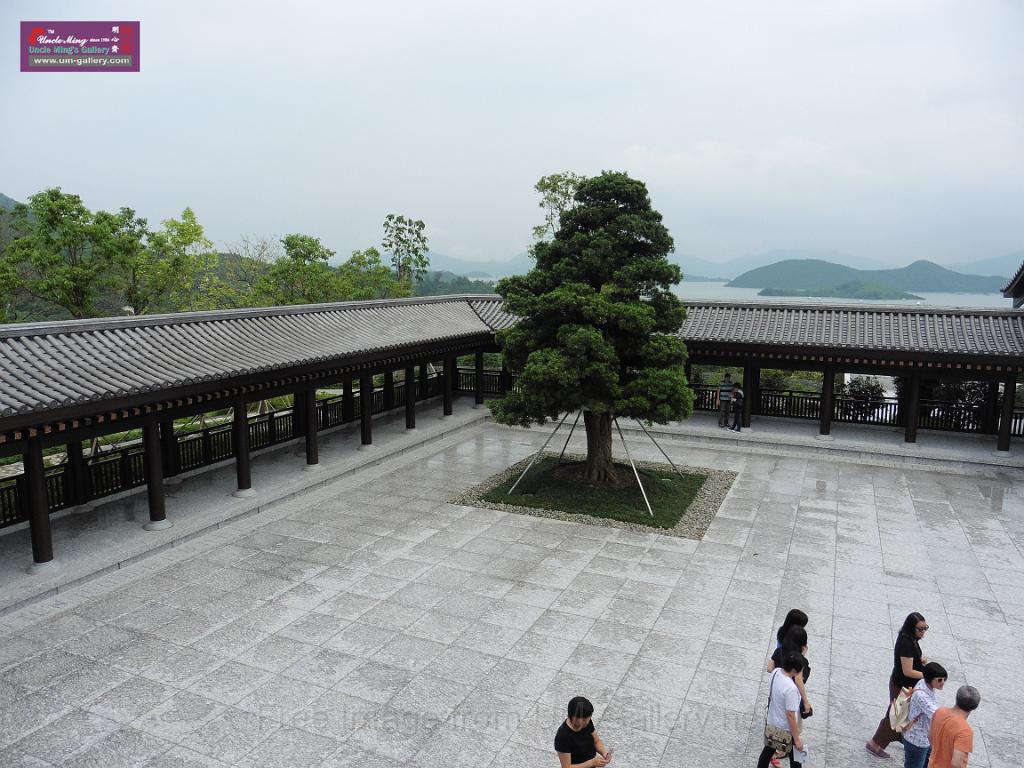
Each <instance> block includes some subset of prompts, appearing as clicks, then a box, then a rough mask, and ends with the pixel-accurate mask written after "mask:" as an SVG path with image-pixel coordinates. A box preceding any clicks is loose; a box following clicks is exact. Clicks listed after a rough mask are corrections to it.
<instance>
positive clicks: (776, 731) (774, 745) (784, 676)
mask: <svg viewBox="0 0 1024 768" xmlns="http://www.w3.org/2000/svg"><path fill="white" fill-rule="evenodd" d="M803 669H804V658H803V656H801V655H800V654H799V653H796V652H794V651H790V652H788V653H786V654H785V655H784V656H783V657H782V666H781V668H777V669H776V670H775V671H774V672H772V680H771V683H770V684H769V686H768V711H767V713H766V714H765V721H764V749H763V750H761V756H760V757H758V759H757V768H768V766H769V764H770V763H771V761H772V759H773V758H776V759H781V758H783V757H785V756H787V755H788V756H789V764H790V766H791V768H800V763H798V762H796V761H795V760H794V759H793V748H794V747H795V748H796V749H798V750H800V751H801V752H803V751H804V742H803V739H802V738H801V737H800V724H799V717H800V689H799V688H797V687H796V682H795V681H794V678H796V676H797V675H800V674H803Z"/></svg>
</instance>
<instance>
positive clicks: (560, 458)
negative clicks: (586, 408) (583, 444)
mask: <svg viewBox="0 0 1024 768" xmlns="http://www.w3.org/2000/svg"><path fill="white" fill-rule="evenodd" d="M568 415H569V414H566V416H568ZM582 415H583V409H582V408H581V409H580V410H578V411H576V421H574V422H573V423H572V428H571V429H570V430H569V436H568V437H567V438H565V445H563V446H562V452H561V453H560V454H558V463H559V464H561V463H562V457H563V456H565V449H566V448H568V447H569V441H570V440H572V433H573V432H575V431H576V425H577V424H579V423H580V416H582Z"/></svg>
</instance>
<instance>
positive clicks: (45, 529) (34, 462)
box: [22, 437, 53, 572]
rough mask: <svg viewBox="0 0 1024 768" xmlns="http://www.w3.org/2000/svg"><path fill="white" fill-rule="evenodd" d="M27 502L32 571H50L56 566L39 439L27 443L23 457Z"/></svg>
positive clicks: (34, 438) (30, 439) (31, 438)
mask: <svg viewBox="0 0 1024 768" xmlns="http://www.w3.org/2000/svg"><path fill="white" fill-rule="evenodd" d="M22 461H23V462H24V467H25V485H24V486H23V487H24V488H25V490H26V491H27V495H28V499H27V500H26V501H27V504H26V507H27V511H28V525H29V535H30V537H31V539H32V568H30V569H29V570H30V572H31V571H40V570H45V569H47V567H48V565H49V564H51V563H53V534H52V532H51V530H50V505H49V502H48V501H47V498H46V475H45V470H44V468H43V446H42V444H41V443H40V442H39V438H38V437H30V438H29V439H28V446H27V449H26V451H25V453H24V455H23V456H22Z"/></svg>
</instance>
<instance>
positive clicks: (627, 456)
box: [615, 418, 654, 517]
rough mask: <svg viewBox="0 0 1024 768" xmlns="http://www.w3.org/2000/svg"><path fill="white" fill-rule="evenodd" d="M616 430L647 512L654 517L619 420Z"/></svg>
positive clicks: (616, 422)
mask: <svg viewBox="0 0 1024 768" xmlns="http://www.w3.org/2000/svg"><path fill="white" fill-rule="evenodd" d="M615 428H616V429H617V430H619V440H621V441H622V447H623V449H625V451H626V458H627V459H629V466H631V467H632V468H633V476H634V477H635V478H636V484H637V485H639V486H640V493H641V495H642V496H643V497H644V504H646V505H647V512H648V514H650V516H651V517H654V510H653V509H651V502H649V501H648V500H647V491H645V490H644V484H643V483H642V482H640V473H639V472H638V471H637V468H636V464H634V463H633V457H632V456H630V455H629V446H628V445H626V438H625V436H623V434H622V427H620V426H619V420H618V418H616V419H615Z"/></svg>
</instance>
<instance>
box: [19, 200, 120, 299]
mask: <svg viewBox="0 0 1024 768" xmlns="http://www.w3.org/2000/svg"><path fill="white" fill-rule="evenodd" d="M10 225H11V226H12V227H13V229H14V232H15V233H16V234H17V236H16V237H14V239H13V240H12V241H11V242H10V244H9V245H7V246H6V247H5V248H4V251H3V255H2V260H3V265H2V266H0V281H2V282H3V286H0V287H4V291H5V294H7V292H8V291H9V292H10V295H13V294H14V293H15V292H16V291H23V292H25V293H27V294H29V295H31V296H34V297H36V298H38V299H42V300H44V301H48V302H52V303H53V304H56V305H57V306H60V307H63V308H64V309H66V310H67V311H68V313H69V314H70V315H71V316H72V317H74V318H83V317H89V316H90V315H92V314H93V303H94V302H95V300H96V296H97V294H98V292H99V291H100V289H101V287H102V285H103V282H104V280H105V279H106V278H107V270H108V268H109V265H110V259H109V255H108V252H109V249H108V248H107V247H106V246H107V243H106V240H105V238H106V237H107V232H106V230H105V229H104V228H103V227H98V226H97V225H96V221H95V217H94V216H93V213H92V212H91V211H90V210H89V209H88V208H86V207H85V205H84V204H83V203H82V198H80V197H79V196H78V195H71V194H65V193H64V192H61V190H60V187H53V188H51V189H47V190H44V191H42V192H39V193H37V194H35V195H32V197H30V198H29V202H28V204H27V205H25V204H18V205H17V206H15V207H14V209H13V213H12V214H11V221H10Z"/></svg>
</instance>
